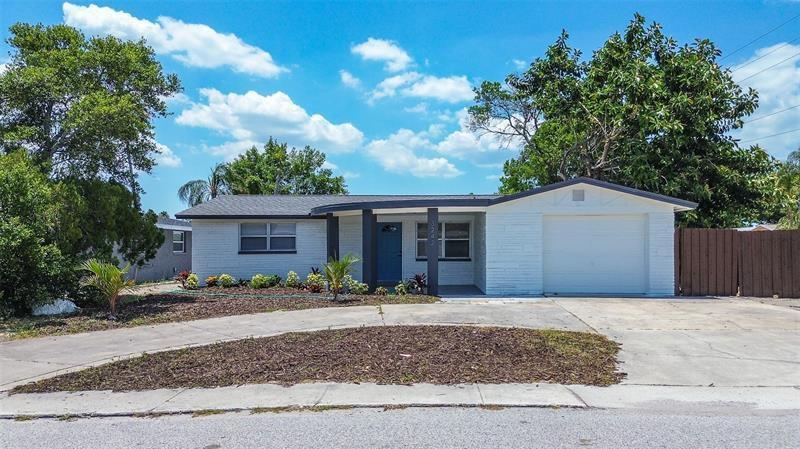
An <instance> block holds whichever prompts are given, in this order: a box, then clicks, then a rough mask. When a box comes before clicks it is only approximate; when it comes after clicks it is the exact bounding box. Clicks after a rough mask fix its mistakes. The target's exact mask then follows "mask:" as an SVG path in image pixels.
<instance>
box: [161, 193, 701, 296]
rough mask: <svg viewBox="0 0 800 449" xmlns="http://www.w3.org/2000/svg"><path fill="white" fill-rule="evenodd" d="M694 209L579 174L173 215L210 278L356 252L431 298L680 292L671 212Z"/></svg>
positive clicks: (305, 266)
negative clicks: (471, 189) (523, 183)
mask: <svg viewBox="0 0 800 449" xmlns="http://www.w3.org/2000/svg"><path fill="white" fill-rule="evenodd" d="M696 206H697V204H695V203H692V202H690V201H685V200H681V199H677V198H671V197H667V196H663V195H658V194H654V193H649V192H644V191H641V190H636V189H632V188H628V187H623V186H620V185H616V184H611V183H607V182H602V181H597V180H594V179H588V178H576V179H571V180H568V181H564V182H560V183H557V184H552V185H548V186H545V187H540V188H537V189H533V190H530V191H527V192H522V193H518V194H514V195H507V196H501V195H349V196H348V195H263V196H262V195H233V196H232V195H227V196H219V197H217V198H215V199H213V200H211V201H209V202H207V203H203V204H200V205H197V206H195V207H192V208H191V209H188V210H185V211H183V212H181V213H179V214H177V215H176V216H177V217H178V218H186V219H191V220H192V229H193V231H194V248H193V250H192V267H193V269H194V271H195V272H196V273H197V274H198V276H199V277H200V279H201V280H203V279H205V277H206V276H209V275H212V274H219V273H230V274H232V275H233V276H235V277H237V278H249V277H251V276H252V275H253V274H255V273H264V274H267V273H275V274H279V275H281V276H285V275H286V273H287V272H288V271H289V270H293V271H296V272H297V273H298V274H300V276H305V274H306V273H308V271H309V269H310V268H311V267H319V266H321V265H322V264H324V263H325V260H326V259H327V258H328V257H338V256H339V255H344V254H347V253H351V254H354V255H356V256H358V257H359V259H361V261H360V263H359V264H358V265H357V266H356V268H355V273H354V277H356V278H357V279H360V280H362V281H363V282H366V283H367V284H369V285H370V286H371V287H373V288H374V287H375V286H376V285H390V286H391V285H394V284H396V283H397V282H398V281H399V280H401V279H406V278H408V277H410V276H412V275H413V274H414V273H426V274H427V276H428V280H429V285H430V287H429V291H430V292H431V293H433V294H436V293H439V292H442V293H446V292H447V291H448V288H450V289H451V291H454V290H456V288H453V287H451V286H459V287H458V289H460V290H461V291H464V290H465V288H464V286H469V288H470V289H472V290H473V291H475V292H476V293H477V290H480V292H483V293H486V294H489V295H541V294H592V293H597V294H630V295H672V294H673V292H674V282H675V280H674V253H673V250H674V248H673V237H674V214H675V213H676V212H682V211H687V210H691V209H693V208H695V207H696ZM440 285H441V286H442V289H440V288H439V286H440Z"/></svg>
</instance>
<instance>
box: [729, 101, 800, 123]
mask: <svg viewBox="0 0 800 449" xmlns="http://www.w3.org/2000/svg"><path fill="white" fill-rule="evenodd" d="M794 108H800V104H796V105H794V106H789V107H788V108H786V109H781V110H780V111H775V112H773V113H770V114H767V115H762V116H761V117H757V118H754V119H752V120H747V121H746V122H742V123H743V124H744V123H753V122H756V121H758V120H761V119H762V118H767V117H770V116H773V115H777V114H780V113H782V112H786V111H790V110H792V109H794Z"/></svg>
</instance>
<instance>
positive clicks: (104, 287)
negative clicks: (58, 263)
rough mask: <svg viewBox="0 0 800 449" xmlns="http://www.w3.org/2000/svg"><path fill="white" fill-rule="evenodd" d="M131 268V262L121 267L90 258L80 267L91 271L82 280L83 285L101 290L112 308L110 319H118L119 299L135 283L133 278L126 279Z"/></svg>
mask: <svg viewBox="0 0 800 449" xmlns="http://www.w3.org/2000/svg"><path fill="white" fill-rule="evenodd" d="M130 268H131V265H130V264H127V265H125V267H124V268H119V267H118V266H116V265H114V264H113V263H106V262H100V261H99V260H97V259H89V260H87V261H86V262H84V263H83V265H81V267H80V269H81V270H84V271H88V272H89V273H91V274H89V275H88V276H86V277H85V278H83V280H81V285H84V286H92V287H94V288H96V289H98V290H100V293H101V294H102V295H103V297H104V298H105V299H106V300H107V301H108V307H109V309H111V313H110V314H109V315H108V319H110V320H115V319H117V300H118V299H119V296H120V294H122V291H123V290H125V289H126V288H128V287H130V286H132V285H133V284H134V282H133V281H132V280H125V274H126V273H127V272H128V270H129V269H130Z"/></svg>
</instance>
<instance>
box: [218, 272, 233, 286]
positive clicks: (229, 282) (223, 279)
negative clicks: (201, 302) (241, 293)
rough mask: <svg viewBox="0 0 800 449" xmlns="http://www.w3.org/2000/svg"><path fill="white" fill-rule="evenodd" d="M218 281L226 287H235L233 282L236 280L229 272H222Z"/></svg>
mask: <svg viewBox="0 0 800 449" xmlns="http://www.w3.org/2000/svg"><path fill="white" fill-rule="evenodd" d="M218 281H219V285H221V286H223V287H224V288H228V287H233V284H234V283H235V282H236V280H235V279H234V278H233V276H231V275H230V274H227V273H222V274H220V275H219V279H218Z"/></svg>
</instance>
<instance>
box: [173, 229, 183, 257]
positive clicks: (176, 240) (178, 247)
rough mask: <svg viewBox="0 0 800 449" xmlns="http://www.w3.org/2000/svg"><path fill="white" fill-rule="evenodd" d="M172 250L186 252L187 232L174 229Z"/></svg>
mask: <svg viewBox="0 0 800 449" xmlns="http://www.w3.org/2000/svg"><path fill="white" fill-rule="evenodd" d="M172 252H173V253H185V252H186V234H185V233H184V232H183V231H172Z"/></svg>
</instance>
